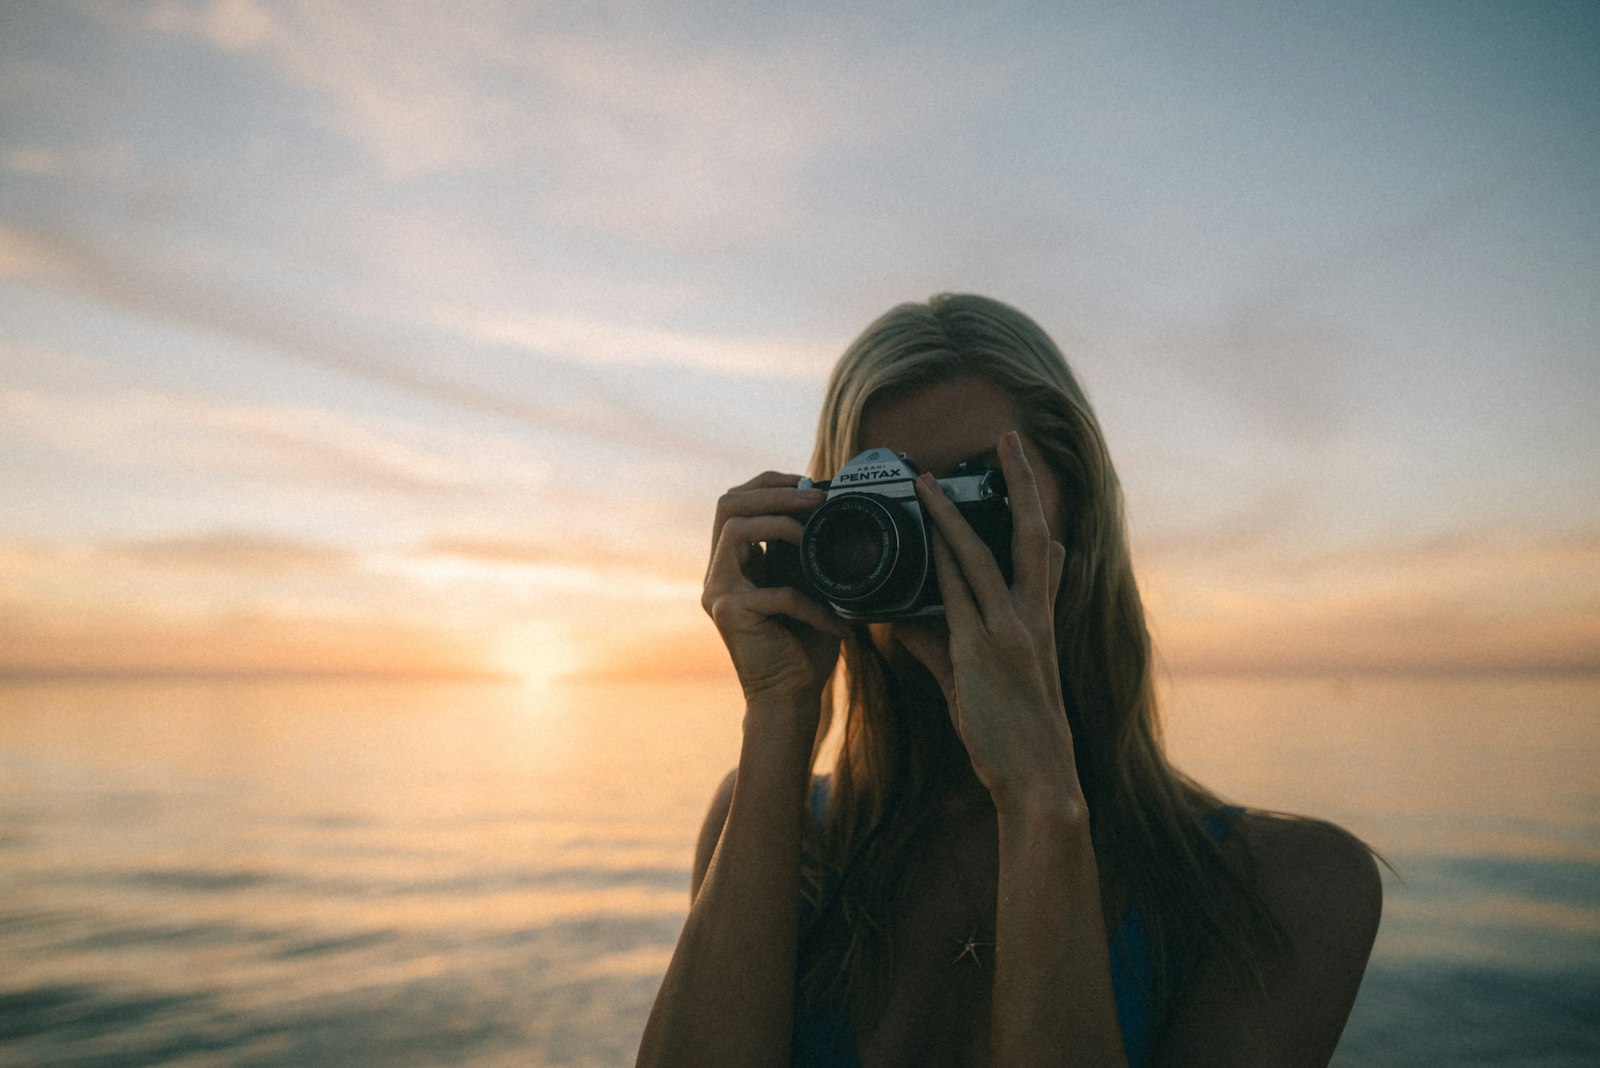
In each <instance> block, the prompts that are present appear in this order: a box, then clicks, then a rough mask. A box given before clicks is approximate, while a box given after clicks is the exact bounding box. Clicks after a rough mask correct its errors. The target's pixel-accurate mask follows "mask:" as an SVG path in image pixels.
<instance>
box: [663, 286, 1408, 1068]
mask: <svg viewBox="0 0 1600 1068" xmlns="http://www.w3.org/2000/svg"><path fill="white" fill-rule="evenodd" d="M873 447H886V448H889V449H892V450H895V451H899V452H904V453H907V454H908V455H909V456H911V457H912V458H913V459H914V460H915V461H916V463H917V465H918V467H919V469H920V470H921V471H923V472H924V474H923V475H922V476H921V477H920V478H919V479H918V482H917V485H916V493H917V496H918V498H919V499H920V501H921V503H922V505H923V506H924V507H925V509H926V510H927V513H928V515H929V516H930V518H931V521H932V525H933V529H934V538H933V554H934V562H935V567H936V571H937V577H938V583H939V589H940V594H941V596H942V598H943V602H944V604H945V608H946V611H945V617H944V619H943V620H942V621H939V622H936V623H928V622H923V621H918V622H915V623H909V622H901V623H894V624H882V623H875V624H872V625H870V626H855V627H852V626H849V625H847V624H846V623H845V622H844V621H842V620H841V619H840V618H838V616H836V615H835V614H834V613H833V612H832V611H831V610H830V609H829V608H828V607H826V606H825V605H823V604H822V603H820V602H818V601H816V600H812V599H811V598H808V597H806V596H805V595H803V594H802V593H800V592H798V591H797V590H795V589H792V588H789V587H778V586H767V585H763V584H762V574H761V569H762V564H763V559H764V557H763V553H762V549H761V545H762V544H763V543H773V542H790V543H797V542H798V541H799V539H800V534H801V530H802V526H803V520H804V518H805V516H806V515H807V514H809V512H810V511H811V510H812V509H814V508H815V507H816V506H817V505H818V504H819V503H820V502H821V499H822V498H821V494H820V493H818V492H817V491H815V490H812V489H808V488H800V486H799V481H800V480H799V479H798V478H797V477H796V476H793V475H779V474H772V473H768V474H764V475H760V476H758V477H756V478H754V479H752V480H750V481H749V482H746V483H745V484H744V485H742V486H738V487H736V488H734V489H733V490H731V491H730V492H729V493H728V494H727V495H725V496H724V497H723V498H722V499H721V501H720V502H719V503H718V507H717V514H716V520H715V530H714V534H713V548H712V555H711V563H710V567H709V570H708V572H707V577H706V584H705V593H704V597H703V603H704V605H705V607H706V610H707V611H708V612H709V613H710V615H711V617H712V619H713V620H714V621H715V623H716V626H717V628H718V630H719V631H720V633H721V635H722V638H723V641H724V642H725V644H726V645H727V647H728V650H729V653H730V655H731V656H732V659H733V663H734V666H735V668H736V670H737V672H738V675H739V680H740V682H741V684H742V685H743V689H744V697H745V716H744V739H743V745H742V748H741V751H740V755H739V765H738V768H737V769H736V770H735V772H734V773H732V774H730V775H729V776H728V778H727V780H726V781H725V782H724V783H723V784H722V787H721V788H720V789H719V790H718V792H717V794H716V797H715V798H714V799H713V801H712V804H711V808H710V812H709V813H708V815H707V818H706V822H705V827H704V829H703V830H702V832H701V836H700V842H699V847H698V850H697V853H696V858H695V866H694V875H693V903H692V907H691V909H690V913H689V917H688V921H687V922H686V924H685V926H684V930H683V934H682V936H681V938H680V941H679V943H678V947H677V950H676V952H675V953H674V955H673V959H672V963H671V965H670V967H669V968H668V971H667V975H666V978H665V980H664V981H663V983H662V987H661V991H660V993H659V995H658V996H657V999H656V1003H655V1007H654V1009H653V1011H652V1012H651V1016H650V1021H649V1024H648V1025H647V1027H646V1030H645V1035H644V1039H643V1043H642V1046H641V1049H640V1054H639V1063H640V1064H648V1065H660V1064H670V1065H687V1064H705V1065H757V1064H776V1065H782V1064H791V1063H792V1064H818V1065H820V1064H839V1065H851V1064H860V1065H867V1066H870V1065H880V1064H881V1065H899V1064H907V1065H938V1064H952V1065H957V1064H996V1065H1029V1066H1032V1065H1045V1064H1082V1065H1095V1066H1108V1065H1109V1066H1116V1065H1123V1064H1128V1065H1144V1064H1181V1065H1198V1064H1217V1065H1272V1066H1275V1068H1282V1066H1286V1065H1301V1064H1306V1065H1322V1064H1326V1063H1327V1062H1328V1060H1329V1058H1330V1057H1331V1055H1332V1052H1333V1048H1334V1046H1335V1045H1336V1043H1337V1042H1338V1038H1339V1033H1340V1031H1341V1030H1342V1028H1343V1026H1344V1021H1345V1017H1346V1016H1347V1014H1348V1013H1349V1010H1350V1006H1351V1004H1352V1002H1353V1001H1354V999H1355V995H1356V990H1357V988H1358V986H1359V985H1360V981H1361V975H1362V972H1363V971H1364V969H1365V967H1366V960H1367V955H1368V952H1369V950H1370V948H1371V945H1372V940H1373V938H1374V936H1375V934H1376V931H1377V925H1378V916H1379V911H1380V907H1381V888H1380V883H1379V880H1378V876H1377V870H1376V867H1375V865H1374V863H1373V860H1372V857H1371V854H1370V853H1369V852H1368V851H1367V849H1366V848H1365V847H1364V846H1363V845H1362V844H1361V843H1360V842H1358V841H1357V840H1356V839H1354V838H1352V837H1351V836H1349V835H1348V834H1346V833H1345V832H1343V831H1341V830H1339V829H1338V828H1335V827H1333V826H1331V825H1328V824H1325V823H1320V822H1314V821H1310V820H1304V819H1298V818H1291V817H1279V816H1272V815H1267V814H1264V813H1258V812H1253V811H1243V810H1239V809H1235V808H1230V807H1227V806H1224V805H1222V803H1221V802H1220V801H1218V800H1217V799H1216V798H1215V797H1214V796H1213V795H1211V794H1210V793H1209V792H1207V791H1206V790H1205V789H1203V788H1202V787H1200V786H1199V785H1197V784H1195V783H1193V782H1192V781H1190V780H1188V779H1186V778H1185V777H1183V776H1182V775H1181V774H1180V773H1178V772H1177V771H1176V770H1174V769H1173V768H1172V767H1171V766H1170V765H1169V764H1168V763H1167V762H1166V758H1165V756H1164V754H1163V752H1162V749H1161V745H1160V742H1159V740H1158V736H1157V731H1156V721H1155V708H1154V700H1153V696H1152V686H1151V654H1150V640H1149V636H1148V634H1147V632H1146V629H1145V624H1144V616H1143V610H1142V608H1141V606H1140V602H1139V596H1138V591H1137V588H1136V586H1135V584H1134V579H1133V573H1132V568H1131V564H1130V560H1129V552H1128V546H1127V538H1126V534H1125V532H1124V530H1123V523H1122V508H1121V491H1120V489H1119V487H1118V484H1117V479H1116V475H1115V473H1114V472H1113V470H1112V467H1111V462H1110V459H1109V457H1108V456H1107V453H1106V449H1105V443H1104V441H1103V439H1102V436H1101V433H1100V429H1099V426H1098V424H1097V423H1096V420H1095V418H1094V415H1093V413H1092V412H1091V411H1090V408H1089V405H1088V401H1087V400H1086V398H1085V396H1084V393H1083V390H1082V389H1081V388H1080V387H1079V385H1078V383H1077V381H1076V380H1075V379H1074V377H1073V375H1072V373H1071V371H1070V370H1069V369H1068V367H1067V365H1066V362H1065V360H1064V359H1063V358H1062V356H1061V353H1060V352H1059V351H1058V350H1057V349H1056V347H1055V345H1054V344H1053V343H1052V342H1051V341H1050V339H1049V338H1048V337H1047V336H1046V335H1045V334H1044V332H1043V331H1042V330H1040V329H1039V327H1038V326H1037V325H1035V324H1034V323H1033V322H1032V321H1031V320H1029V319H1028V318H1027V317H1025V316H1023V315H1022V314H1021V313H1019V312H1017V311H1016V310H1014V309H1012V308H1010V307H1008V306H1006V305H1003V304H1000V303H998V302H995V301H991V300H987V299H984V298H980V297H970V296H943V297H936V298H935V299H934V300H932V301H930V302H929V303H928V304H927V305H902V306H900V307H898V308H895V309H893V310H892V311H890V312H889V313H888V314H886V315H885V316H883V317H882V318H881V319H879V320H878V321H877V322H875V323H874V324H872V325H871V326H870V327H868V328H867V330H866V332H865V333H863V334H862V336H861V337H860V338H858V339H857V340H856V342H855V343H854V344H853V345H852V346H851V347H850V349H849V350H848V351H847V352H846V353H845V354H844V356H843V358H842V359H841V360H840V362H839V365H838V367H837V368H835V370H834V373H833V377H832V380H831V382H830V385H829V388H828V394H827V398H826V401H825V402H824V405H823V411H822V416H821V420H820V423H819V428H818V434H817V447H816V451H815V453H814V455H813V457H812V461H811V476H812V477H813V478H818V479H822V478H828V477H830V476H831V475H832V474H833V473H834V472H835V471H837V470H838V469H839V467H840V466H842V465H843V464H844V463H845V462H846V461H847V460H849V459H850V458H851V457H853V456H855V455H856V454H857V453H858V452H860V451H861V450H863V449H867V448H873ZM973 458H981V459H986V460H988V461H989V462H990V463H991V464H992V465H994V466H998V467H999V468H1000V470H1001V471H1002V472H1003V474H1004V476H1005V479H1006V483H1007V486H1008V492H1009V496H1010V507H1011V512H1012V523H1013V528H1014V534H1013V539H1012V557H1013V560H1012V567H1013V577H1012V579H1011V581H1010V582H1009V583H1008V582H1007V581H1006V579H1005V578H1004V577H1003V575H1002V573H1001V570H1000V568H999V566H998V565H997V563H996V560H995V557H994V556H993V554H992V553H991V552H990V550H989V549H988V548H987V547H986V546H985V545H984V544H983V542H982V541H981V540H980V539H979V538H978V537H977V535H976V534H975V533H974V532H973V530H972V529H971V527H970V526H968V525H967V523H966V522H965V521H964V519H963V518H962V516H961V515H960V514H959V513H958V512H957V511H956V509H955V508H954V506H953V505H952V504H951V503H950V502H949V501H948V500H947V499H946V498H945V497H944V495H943V494H942V493H941V491H940V489H939V487H938V485H937V483H936V482H934V481H933V480H934V479H935V478H944V477H948V476H949V475H951V474H952V472H953V471H954V470H955V468H956V465H957V464H958V463H961V462H962V461H965V460H969V459H973ZM841 659H842V670H841V671H839V672H838V673H837V676H836V674H835V668H836V666H839V665H838V662H839V661H840V660H841ZM836 716H840V717H842V723H841V724H840V730H839V732H838V733H839V736H840V738H841V741H840V747H839V751H838V755H837V758H836V759H835V760H834V762H833V766H832V768H831V771H830V773H828V774H826V775H822V776H817V777H813V773H812V769H813V763H814V760H815V758H816V755H817V754H818V752H819V751H820V749H821V744H822V739H823V737H824V736H825V735H827V734H828V732H829V728H830V726H832V725H833V720H834V719H835V718H836Z"/></svg>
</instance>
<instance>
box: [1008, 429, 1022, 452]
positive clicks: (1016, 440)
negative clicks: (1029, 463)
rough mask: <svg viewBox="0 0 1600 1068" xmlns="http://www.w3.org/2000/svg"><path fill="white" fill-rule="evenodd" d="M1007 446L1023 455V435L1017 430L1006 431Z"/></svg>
mask: <svg viewBox="0 0 1600 1068" xmlns="http://www.w3.org/2000/svg"><path fill="white" fill-rule="evenodd" d="M1006 448H1008V449H1010V450H1011V451H1012V452H1014V453H1016V454H1017V455H1019V456H1020V455H1022V435H1021V434H1018V433H1017V432H1016V431H1015V430H1008V431H1006Z"/></svg>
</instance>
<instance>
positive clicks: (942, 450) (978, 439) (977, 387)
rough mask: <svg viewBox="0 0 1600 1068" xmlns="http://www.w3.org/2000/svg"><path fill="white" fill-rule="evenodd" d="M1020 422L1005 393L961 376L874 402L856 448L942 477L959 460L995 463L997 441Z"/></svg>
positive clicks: (1017, 427)
mask: <svg viewBox="0 0 1600 1068" xmlns="http://www.w3.org/2000/svg"><path fill="white" fill-rule="evenodd" d="M1021 422H1022V420H1021V413H1020V412H1019V411H1018V410H1017V405H1016V402H1015V401H1013V400H1012V399H1011V397H1010V396H1009V395H1008V394H1006V393H1005V392H1004V391H1003V390H1001V389H1000V388H999V387H997V386H995V385H993V384H991V383H989V382H986V381H984V380H983V379H981V378H976V377H973V376H970V375H964V376H961V377H958V378H948V379H943V380H940V381H936V382H932V383H929V384H928V385H924V386H919V387H917V388H915V389H912V390H908V391H906V392H904V393H895V394H891V395H889V396H887V397H881V398H877V399H874V400H873V401H872V402H871V403H870V404H868V405H867V408H866V411H865V412H864V413H863V414H862V417H861V442H860V447H861V448H863V449H872V448H889V449H894V450H896V451H899V452H904V453H907V454H909V455H910V456H911V458H912V459H913V460H915V461H916V463H917V466H918V467H919V468H921V469H922V470H924V471H932V472H933V473H934V474H935V475H939V476H941V477H943V476H944V475H947V474H949V472H950V471H952V470H954V468H955V466H956V465H957V464H958V463H960V462H961V461H963V460H970V459H975V458H982V459H987V460H988V461H989V462H991V463H993V462H994V461H995V456H994V450H995V445H996V443H997V442H998V441H999V440H1000V436H1001V435H1002V434H1004V433H1005V432H1006V431H1008V430H1020V429H1022V427H1021Z"/></svg>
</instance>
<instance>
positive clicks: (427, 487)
mask: <svg viewBox="0 0 1600 1068" xmlns="http://www.w3.org/2000/svg"><path fill="white" fill-rule="evenodd" d="M0 426H3V427H4V428H5V429H6V430H7V431H9V432H10V433H13V434H18V435H21V436H23V437H26V438H29V439H31V440H33V441H37V442H42V443H45V444H48V445H51V446H54V447H56V448H59V449H63V450H65V451H68V452H72V453H76V454H80V455H82V456H85V457H88V458H90V459H92V460H94V461H95V462H96V463H98V464H102V465H105V466H107V467H109V468H116V467H131V468H143V469H156V470H161V471H181V472H190V473H198V474H210V475H217V476H222V477H227V478H230V479H237V478H247V479H252V480H269V481H275V482H283V481H291V482H292V481H301V480H306V479H310V480H313V481H314V482H316V483H318V484H323V485H329V484H331V485H336V486H345V487H360V488H365V489H373V488H380V489H390V490H403V491H408V492H419V491H430V492H436V491H439V490H444V489H449V488H452V487H460V486H462V485H464V484H467V483H469V482H470V481H472V480H473V478H474V476H473V473H472V471H471V469H470V467H469V465H468V464H467V463H466V462H464V461H462V460H459V459H456V458H453V457H451V456H450V455H448V454H447V453H443V452H440V451H438V450H436V449H430V448H428V447H426V446H422V445H418V444H412V443H408V442H406V441H405V440H403V439H402V438H401V437H400V435H399V434H397V433H395V428H394V427H390V428H387V429H388V430H389V431H390V432H389V433H382V432H379V431H377V430H375V429H373V428H371V427H369V426H364V425H362V424H361V423H360V422H359V421H357V420H355V419H353V418H351V417H350V416H349V415H347V414H345V413H342V412H335V411H331V410H327V409H319V408H313V407H309V406H291V405H263V404H244V403H238V402H232V403H230V402H222V401H213V400H208V399H203V398H199V397H192V396H185V395H182V394H176V393H170V392H167V393H157V392H153V391H148V390H128V391H120V392H116V393H106V394H90V395H82V394H67V393H59V392H54V393H47V392H41V391H33V390H20V389H11V390H3V391H0ZM411 436H413V437H415V436H418V435H416V434H413V435H411ZM433 436H435V437H437V435H433Z"/></svg>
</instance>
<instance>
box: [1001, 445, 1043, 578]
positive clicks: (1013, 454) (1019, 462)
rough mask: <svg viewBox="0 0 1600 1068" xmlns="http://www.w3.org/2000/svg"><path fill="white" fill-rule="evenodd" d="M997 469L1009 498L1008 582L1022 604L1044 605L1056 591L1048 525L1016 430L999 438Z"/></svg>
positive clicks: (1036, 479)
mask: <svg viewBox="0 0 1600 1068" xmlns="http://www.w3.org/2000/svg"><path fill="white" fill-rule="evenodd" d="M996 451H997V452H998V453H999V454H1000V472H1001V473H1002V474H1003V475H1005V477H1006V495H1007V496H1008V497H1009V498H1010V500H1011V569H1012V580H1011V585H1012V588H1013V589H1014V590H1016V591H1017V597H1018V599H1019V600H1020V601H1021V603H1023V604H1028V605H1043V604H1046V603H1048V602H1049V599H1050V597H1051V596H1052V595H1053V594H1054V593H1055V587H1054V585H1053V583H1052V582H1051V579H1050V549H1049V543H1050V525H1049V523H1047V522H1046V521H1045V517H1044V505H1043V504H1042V503H1040V500H1039V480H1038V478H1037V476H1036V475H1035V474H1034V471H1033V465H1032V464H1030V463H1029V462H1028V457H1027V455H1026V454H1025V453H1024V452H1023V448H1022V435H1020V434H1018V433H1017V432H1016V431H1015V430H1012V431H1008V432H1007V433H1005V434H1003V435H1002V436H1001V438H1000V445H999V448H998V449H997V450H996Z"/></svg>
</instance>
